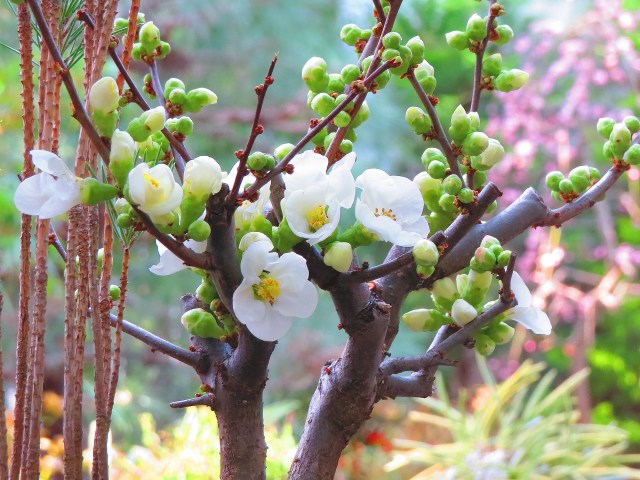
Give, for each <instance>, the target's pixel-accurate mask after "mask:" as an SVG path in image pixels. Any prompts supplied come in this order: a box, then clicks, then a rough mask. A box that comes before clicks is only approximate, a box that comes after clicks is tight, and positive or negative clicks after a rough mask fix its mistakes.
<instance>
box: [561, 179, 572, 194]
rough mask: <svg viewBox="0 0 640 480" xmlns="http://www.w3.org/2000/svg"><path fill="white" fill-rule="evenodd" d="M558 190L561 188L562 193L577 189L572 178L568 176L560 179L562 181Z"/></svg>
mask: <svg viewBox="0 0 640 480" xmlns="http://www.w3.org/2000/svg"><path fill="white" fill-rule="evenodd" d="M558 190H560V192H562V193H574V192H575V191H576V189H575V188H574V187H573V183H572V182H571V180H569V179H567V178H565V179H563V180H560V183H559V184H558Z"/></svg>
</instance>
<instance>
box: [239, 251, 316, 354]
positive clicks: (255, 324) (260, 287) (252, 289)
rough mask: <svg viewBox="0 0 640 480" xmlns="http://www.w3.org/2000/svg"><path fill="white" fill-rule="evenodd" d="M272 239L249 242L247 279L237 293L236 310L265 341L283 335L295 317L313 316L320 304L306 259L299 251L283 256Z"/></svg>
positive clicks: (245, 259) (244, 268) (244, 260)
mask: <svg viewBox="0 0 640 480" xmlns="http://www.w3.org/2000/svg"><path fill="white" fill-rule="evenodd" d="M271 250H273V245H272V244H271V242H270V241H268V240H263V241H257V242H255V243H252V244H251V245H249V247H248V248H247V250H246V251H245V252H244V254H243V256H242V261H241V262H240V270H241V271H242V276H243V280H242V283H241V284H240V286H239V287H238V288H237V289H236V291H235V292H234V294H233V310H234V313H235V314H236V316H237V317H238V320H240V322H242V323H243V324H245V325H246V326H247V328H248V329H249V331H250V332H251V333H252V334H253V335H254V336H256V337H257V338H259V339H260V340H265V341H269V342H272V341H275V340H278V339H279V338H281V337H282V336H283V335H284V334H285V333H287V331H288V330H289V328H290V327H291V323H292V320H293V318H294V317H299V318H307V317H309V316H310V315H311V314H312V313H313V312H314V310H315V309H316V305H317V304H318V293H317V291H316V287H314V286H313V284H312V283H311V282H310V281H309V280H308V278H309V270H308V269H307V263H306V262H305V260H304V259H303V258H302V257H301V256H300V255H298V254H296V253H285V254H284V255H282V256H281V257H278V254H277V253H275V252H272V251H271Z"/></svg>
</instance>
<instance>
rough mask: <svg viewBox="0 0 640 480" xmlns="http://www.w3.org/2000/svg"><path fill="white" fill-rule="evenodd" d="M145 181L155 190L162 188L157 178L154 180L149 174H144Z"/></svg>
mask: <svg viewBox="0 0 640 480" xmlns="http://www.w3.org/2000/svg"><path fill="white" fill-rule="evenodd" d="M144 179H145V180H146V181H147V182H149V183H150V184H151V185H152V186H153V187H154V188H158V187H159V186H160V184H159V183H158V181H157V180H156V179H155V178H153V177H152V176H151V175H149V174H148V173H145V174H144Z"/></svg>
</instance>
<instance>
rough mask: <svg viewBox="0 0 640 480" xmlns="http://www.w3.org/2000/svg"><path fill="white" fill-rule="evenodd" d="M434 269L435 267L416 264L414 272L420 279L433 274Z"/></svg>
mask: <svg viewBox="0 0 640 480" xmlns="http://www.w3.org/2000/svg"><path fill="white" fill-rule="evenodd" d="M435 271H436V268H435V267H425V266H424V265H416V274H417V275H418V277H419V278H421V279H425V278H429V277H430V276H431V275H433V272H435Z"/></svg>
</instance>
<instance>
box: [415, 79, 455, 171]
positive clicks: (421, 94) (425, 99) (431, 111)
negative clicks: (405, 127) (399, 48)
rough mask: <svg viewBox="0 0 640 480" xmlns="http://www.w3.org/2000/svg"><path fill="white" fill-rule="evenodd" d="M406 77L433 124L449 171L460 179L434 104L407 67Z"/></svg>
mask: <svg viewBox="0 0 640 480" xmlns="http://www.w3.org/2000/svg"><path fill="white" fill-rule="evenodd" d="M406 77H407V79H408V80H409V83H410V84H411V86H412V87H413V89H414V90H415V91H416V94H417V95H418V98H420V101H421V102H422V105H424V108H425V109H426V110H427V115H429V118H430V119H431V124H432V125H433V132H434V134H435V137H434V140H436V141H437V142H438V143H439V144H440V148H442V151H443V152H444V156H445V157H446V158H447V163H448V164H449V169H450V170H451V173H453V174H454V175H457V176H458V177H460V179H461V180H462V172H461V171H460V165H458V157H457V155H456V154H455V153H453V150H452V149H451V142H450V140H449V137H448V136H447V134H446V133H445V131H444V128H443V127H442V122H441V121H440V117H439V116H438V112H436V108H435V105H434V104H433V102H432V101H431V99H430V98H429V95H427V92H425V91H424V88H422V85H420V82H418V80H417V79H416V75H415V72H414V70H413V69H409V71H408V72H407V75H406Z"/></svg>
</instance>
